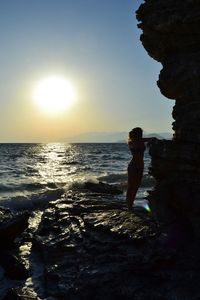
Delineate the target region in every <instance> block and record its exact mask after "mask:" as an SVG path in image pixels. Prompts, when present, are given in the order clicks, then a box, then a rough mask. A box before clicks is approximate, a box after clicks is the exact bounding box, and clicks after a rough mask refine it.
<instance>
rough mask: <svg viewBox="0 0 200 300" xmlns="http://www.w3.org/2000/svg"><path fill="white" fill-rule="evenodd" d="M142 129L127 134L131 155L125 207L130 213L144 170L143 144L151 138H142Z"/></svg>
mask: <svg viewBox="0 0 200 300" xmlns="http://www.w3.org/2000/svg"><path fill="white" fill-rule="evenodd" d="M142 133H143V132H142V129H141V128H140V127H136V128H133V129H132V130H131V131H130V132H129V137H128V146H129V149H130V151H131V153H132V155H133V157H132V159H131V161H130V163H129V164H128V188H127V196H126V200H127V206H128V210H129V211H131V210H132V207H133V202H134V200H135V196H136V193H137V190H138V188H139V186H140V183H141V180H142V176H143V170H144V160H143V156H144V151H145V144H144V143H145V142H148V141H150V140H151V139H152V138H143V137H142Z"/></svg>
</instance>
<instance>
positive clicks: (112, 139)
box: [69, 131, 173, 143]
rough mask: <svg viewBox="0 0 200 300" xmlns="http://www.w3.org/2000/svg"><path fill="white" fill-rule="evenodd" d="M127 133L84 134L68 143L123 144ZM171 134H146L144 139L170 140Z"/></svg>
mask: <svg viewBox="0 0 200 300" xmlns="http://www.w3.org/2000/svg"><path fill="white" fill-rule="evenodd" d="M127 136H128V132H125V131H122V132H86V133H82V134H79V135H76V136H74V137H73V138H71V139H70V141H69V142H74V143H125V142H126V141H127ZM172 136H173V135H172V133H169V132H161V133H147V132H144V137H156V138H158V139H161V140H162V139H171V138H172Z"/></svg>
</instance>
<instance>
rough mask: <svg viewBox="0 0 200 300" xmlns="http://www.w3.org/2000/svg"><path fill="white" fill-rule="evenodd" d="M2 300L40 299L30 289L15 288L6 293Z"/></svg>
mask: <svg viewBox="0 0 200 300" xmlns="http://www.w3.org/2000/svg"><path fill="white" fill-rule="evenodd" d="M2 300H40V298H39V297H38V296H37V294H36V293H35V292H34V291H32V290H30V289H27V288H26V289H21V288H15V289H11V290H10V291H8V293H7V295H6V296H5V297H4V298H3V299H2Z"/></svg>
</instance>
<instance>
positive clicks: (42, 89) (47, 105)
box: [33, 76, 76, 115]
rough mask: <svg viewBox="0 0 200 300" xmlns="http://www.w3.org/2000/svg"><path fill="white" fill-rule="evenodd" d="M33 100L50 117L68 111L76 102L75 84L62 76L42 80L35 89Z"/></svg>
mask: <svg viewBox="0 0 200 300" xmlns="http://www.w3.org/2000/svg"><path fill="white" fill-rule="evenodd" d="M33 100H34V102H35V103H36V104H37V105H38V106H39V107H40V109H42V111H44V112H46V113H48V114H50V115H58V114H61V113H63V112H64V111H66V109H68V108H69V107H70V106H71V105H72V104H73V103H74V102H75V100H76V92H75V88H74V86H73V84H72V83H71V82H70V81H69V80H67V79H65V78H64V77H60V76H50V77H47V78H44V79H42V80H40V81H39V82H38V83H37V84H36V86H35V87H34V89H33Z"/></svg>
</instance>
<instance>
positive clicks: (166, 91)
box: [136, 0, 200, 237]
mask: <svg viewBox="0 0 200 300" xmlns="http://www.w3.org/2000/svg"><path fill="white" fill-rule="evenodd" d="M136 14H137V19H138V21H139V22H140V23H139V24H138V27H139V28H140V29H142V31H143V33H142V35H141V41H142V44H143V46H144V47H145V49H146V50H147V52H148V54H149V55H150V56H151V57H153V58H154V59H155V60H157V61H159V62H161V63H162V66H163V68H162V70H161V72H160V75H159V80H158V82H157V84H158V87H159V88H160V91H161V93H162V94H163V95H164V96H166V97H167V98H169V99H174V100H175V106H174V108H173V112H172V116H173V118H174V122H173V129H174V131H175V133H174V138H173V140H172V141H164V140H163V141H156V142H154V143H153V144H152V145H151V150H150V154H151V156H152V167H151V172H152V175H153V176H154V177H155V178H156V180H157V183H156V186H155V190H154V191H153V193H152V194H151V197H150V201H151V206H152V209H153V211H154V212H155V213H156V214H157V216H158V217H159V218H160V219H161V220H163V221H165V222H166V221H167V222H169V223H170V224H177V225H178V226H179V225H181V227H182V226H183V225H184V226H185V228H187V229H189V228H190V229H192V231H193V232H194V234H195V236H196V237H200V218H199V215H200V126H199V125H200V101H199V99H200V98H199V95H200V1H199V0H184V1H183V0H167V1H163V0H146V1H145V2H144V4H142V5H141V6H140V8H139V9H138V11H137V12H136ZM181 227H180V228H181ZM182 228H184V227H182Z"/></svg>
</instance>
